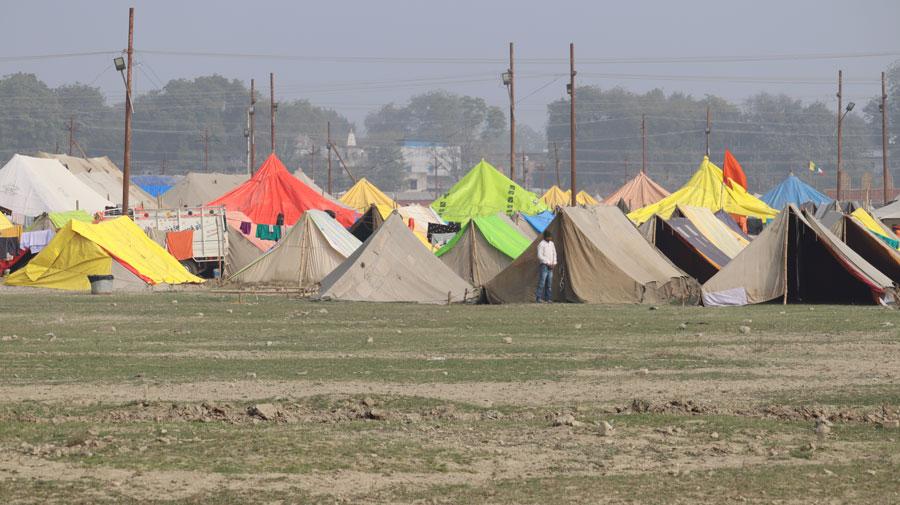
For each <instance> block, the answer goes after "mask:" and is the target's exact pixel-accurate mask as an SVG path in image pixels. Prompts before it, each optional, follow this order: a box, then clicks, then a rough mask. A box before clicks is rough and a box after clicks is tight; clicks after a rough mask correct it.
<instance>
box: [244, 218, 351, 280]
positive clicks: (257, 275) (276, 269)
mask: <svg viewBox="0 0 900 505" xmlns="http://www.w3.org/2000/svg"><path fill="white" fill-rule="evenodd" d="M359 246H360V241H359V240H357V239H356V237H354V236H353V235H351V234H350V233H349V232H348V231H347V230H346V229H345V228H344V227H343V226H341V225H340V224H339V223H338V222H337V221H335V220H334V219H333V218H332V217H331V216H329V215H328V214H326V213H325V212H323V211H321V210H308V211H306V212H304V213H303V217H301V218H300V220H299V221H297V224H295V225H294V226H293V227H291V229H290V231H289V232H288V233H287V235H285V236H284V238H282V239H281V241H279V242H278V244H277V245H276V246H275V247H273V248H272V249H271V250H270V251H268V252H267V253H265V254H263V255H262V256H259V257H258V258H257V259H255V260H254V261H252V262H250V263H249V264H248V265H247V266H245V267H244V268H242V269H240V270H239V271H237V272H235V273H234V274H233V275H231V276H230V277H229V278H228V281H229V282H236V283H240V284H266V285H282V286H294V287H299V288H304V289H309V288H313V287H315V286H317V285H318V284H319V283H320V282H322V279H323V278H325V276H326V275H328V274H329V273H330V272H331V271H332V270H334V269H335V268H336V267H337V266H338V265H340V264H341V263H342V262H343V261H344V260H345V259H347V257H348V256H350V255H351V254H353V251H355V250H356V248H357V247H359Z"/></svg>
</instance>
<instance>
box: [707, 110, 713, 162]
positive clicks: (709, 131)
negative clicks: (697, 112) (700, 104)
mask: <svg viewBox="0 0 900 505" xmlns="http://www.w3.org/2000/svg"><path fill="white" fill-rule="evenodd" d="M711 132H712V123H711V121H710V115H709V105H707V106H706V157H707V158H709V134H710V133H711Z"/></svg>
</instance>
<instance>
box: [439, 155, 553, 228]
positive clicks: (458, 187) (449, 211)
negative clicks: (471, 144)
mask: <svg viewBox="0 0 900 505" xmlns="http://www.w3.org/2000/svg"><path fill="white" fill-rule="evenodd" d="M431 208H433V209H434V210H435V211H436V212H437V214H438V215H439V216H441V218H442V219H444V220H445V221H453V222H457V223H465V222H466V221H468V220H469V219H471V218H473V217H478V216H491V215H494V214H496V213H498V212H503V213H505V214H506V215H513V214H514V213H516V212H524V213H526V214H537V213H538V212H541V211H544V210H547V205H546V204H544V203H543V202H541V201H540V199H539V198H538V197H537V195H535V194H534V193H531V192H530V191H526V190H525V189H523V188H522V187H521V186H519V185H518V184H516V183H515V182H513V181H512V180H510V179H509V178H508V177H506V176H505V175H503V174H501V173H500V172H499V171H498V170H497V169H496V168H494V167H493V166H491V164H490V163H488V162H486V161H484V160H481V162H480V163H478V164H477V165H475V166H474V167H473V168H472V170H469V173H468V174H466V175H465V177H463V178H462V179H460V180H459V182H457V183H456V184H454V185H453V187H452V188H450V191H448V192H447V193H445V194H444V195H441V197H440V198H438V199H437V200H435V201H434V203H432V204H431Z"/></svg>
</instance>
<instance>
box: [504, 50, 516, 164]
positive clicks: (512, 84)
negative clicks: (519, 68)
mask: <svg viewBox="0 0 900 505" xmlns="http://www.w3.org/2000/svg"><path fill="white" fill-rule="evenodd" d="M503 84H506V87H507V88H508V90H509V178H510V179H512V180H513V181H515V180H516V74H515V63H514V60H513V43H512V42H510V43H509V69H508V70H507V71H506V74H504V75H503Z"/></svg>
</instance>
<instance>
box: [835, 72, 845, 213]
mask: <svg viewBox="0 0 900 505" xmlns="http://www.w3.org/2000/svg"><path fill="white" fill-rule="evenodd" d="M843 82H844V72H843V71H842V70H838V92H837V100H838V103H837V186H836V188H835V192H834V199H835V200H837V201H840V200H841V186H842V184H841V176H842V175H843V174H844V172H843V170H841V133H842V131H841V125H842V123H843V122H844V121H843V120H844V118H843V117H842V116H841V113H842V112H843V111H844V107H843V102H842V98H843V97H842V91H843Z"/></svg>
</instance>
